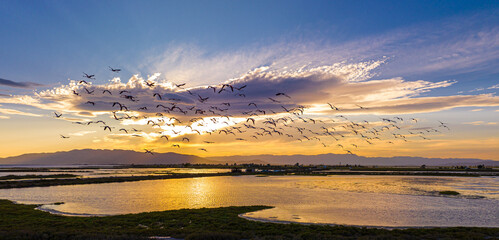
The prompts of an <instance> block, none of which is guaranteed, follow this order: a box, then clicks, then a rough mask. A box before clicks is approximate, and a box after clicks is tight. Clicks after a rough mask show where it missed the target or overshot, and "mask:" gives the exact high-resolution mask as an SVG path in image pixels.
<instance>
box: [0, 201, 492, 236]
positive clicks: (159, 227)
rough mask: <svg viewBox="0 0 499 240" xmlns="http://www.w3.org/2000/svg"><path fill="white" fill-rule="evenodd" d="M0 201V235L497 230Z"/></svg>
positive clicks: (411, 233) (235, 210) (433, 233)
mask: <svg viewBox="0 0 499 240" xmlns="http://www.w3.org/2000/svg"><path fill="white" fill-rule="evenodd" d="M34 207H36V206H35V205H22V204H14V203H12V202H10V201H7V200H0V216H1V217H0V239H69V238H70V239H143V238H144V239H145V238H147V237H150V236H172V237H177V238H186V239H243V238H244V239H359V238H364V239H374V238H376V239H421V238H424V239H456V238H461V239H463V238H466V239H478V238H480V239H484V238H499V228H462V227H459V228H432V229H404V230H399V229H397V230H385V229H366V228H356V227H343V226H334V227H333V226H320V225H299V224H277V223H263V222H255V221H249V220H245V219H242V218H240V217H238V214H241V213H245V212H251V211H257V210H261V209H266V208H268V207H266V206H248V207H224V208H205V209H183V210H173V211H163V212H150V213H139V214H127V215H118V216H108V217H66V216H58V215H53V214H50V213H46V212H42V211H38V210H34Z"/></svg>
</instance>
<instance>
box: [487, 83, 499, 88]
mask: <svg viewBox="0 0 499 240" xmlns="http://www.w3.org/2000/svg"><path fill="white" fill-rule="evenodd" d="M487 89H499V84H496V85H494V86H490V87H488V88H487Z"/></svg>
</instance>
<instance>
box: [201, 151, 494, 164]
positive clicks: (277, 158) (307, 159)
mask: <svg viewBox="0 0 499 240" xmlns="http://www.w3.org/2000/svg"><path fill="white" fill-rule="evenodd" d="M207 159H209V160H212V161H218V162H224V163H225V162H228V163H234V162H236V163H248V162H259V163H260V162H266V163H270V164H295V163H300V164H306V165H307V164H326V165H337V164H352V165H353V164H360V165H378V166H421V165H423V164H425V165H427V166H454V165H480V164H484V165H486V166H499V161H493V160H483V159H471V158H423V157H362V156H357V155H352V154H332V153H330V154H319V155H251V156H228V157H209V158H207Z"/></svg>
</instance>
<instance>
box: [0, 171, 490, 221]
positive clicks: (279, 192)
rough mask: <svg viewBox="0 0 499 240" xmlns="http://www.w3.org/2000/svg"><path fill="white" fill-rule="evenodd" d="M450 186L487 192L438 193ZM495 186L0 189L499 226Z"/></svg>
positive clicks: (117, 210) (91, 206) (243, 184)
mask: <svg viewBox="0 0 499 240" xmlns="http://www.w3.org/2000/svg"><path fill="white" fill-rule="evenodd" d="M447 189H450V190H457V191H459V192H462V193H463V195H465V194H468V193H470V194H471V193H473V194H478V195H485V196H487V197H488V198H489V199H468V198H463V197H442V196H438V194H436V195H435V194H434V192H435V191H437V190H440V191H441V190H447ZM498 189H499V185H498V179H497V178H462V177H461V178H456V177H413V176H410V177H406V176H331V177H325V176H271V177H265V178H260V177H255V176H239V177H234V176H233V177H230V176H226V177H203V178H184V179H166V180H147V181H139V182H124V183H106V184H89V185H73V186H53V187H44V188H24V189H2V190H0V198H4V199H11V200H15V201H20V202H22V203H28V202H29V203H50V202H65V204H62V205H50V206H47V207H48V208H51V209H53V210H57V211H61V212H68V213H87V214H124V213H138V212H149V211H162V210H174V209H182V208H202V207H222V206H242V205H269V206H276V208H275V209H270V210H265V211H261V212H255V213H253V215H252V216H256V217H259V218H264V219H270V220H288V221H299V222H300V221H301V222H322V223H338V224H353V225H356V224H359V225H383V226H388V225H390V226H409V225H413V226H425V225H434V226H438V225H445V224H450V225H467V226H478V225H481V226H499V204H497V202H498V200H497V199H493V198H495V197H497V193H498ZM432 194H433V195H432ZM487 194H489V195H487ZM421 195H432V196H421ZM435 196H438V197H435ZM489 196H490V197H489Z"/></svg>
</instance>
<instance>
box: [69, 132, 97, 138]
mask: <svg viewBox="0 0 499 240" xmlns="http://www.w3.org/2000/svg"><path fill="white" fill-rule="evenodd" d="M91 133H95V131H79V132H74V133H69V134H68V135H70V136H77V137H81V136H85V135H87V134H91Z"/></svg>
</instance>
